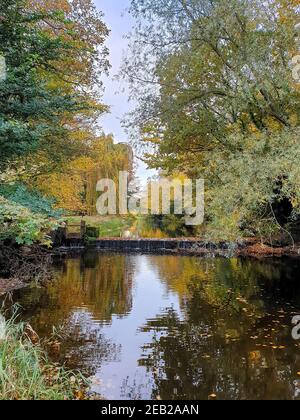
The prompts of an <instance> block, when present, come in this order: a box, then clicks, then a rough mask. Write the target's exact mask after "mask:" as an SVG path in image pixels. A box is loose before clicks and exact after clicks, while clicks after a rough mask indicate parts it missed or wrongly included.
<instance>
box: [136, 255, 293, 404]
mask: <svg viewBox="0 0 300 420" xmlns="http://www.w3.org/2000/svg"><path fill="white" fill-rule="evenodd" d="M165 262H166V261H165V260H159V259H158V260H156V263H158V264H157V267H158V270H159V273H160V276H161V279H164V280H163V281H166V282H167V283H168V285H169V287H170V288H172V289H173V290H177V291H178V292H179V293H181V294H182V296H184V299H182V308H183V310H184V312H185V319H184V321H182V319H181V318H180V317H179V316H178V313H176V311H174V310H173V309H172V308H170V309H169V310H168V311H167V313H165V314H164V315H162V316H161V315H158V316H157V317H156V319H154V320H151V321H148V322H147V323H146V325H145V326H144V327H143V328H142V329H141V330H142V331H143V332H145V333H146V332H147V333H149V332H151V333H152V335H153V340H152V342H150V343H148V344H147V345H145V346H144V348H143V356H142V357H141V359H140V360H139V364H140V366H145V367H146V368H147V370H148V371H149V372H151V373H152V376H153V379H154V384H155V385H154V387H153V394H152V398H153V399H160V398H161V399H170V398H171V399H192V400H197V399H200V400H202V399H207V398H208V396H209V395H210V394H212V393H214V394H216V395H217V396H218V398H220V399H291V398H297V397H299V390H300V389H299V388H300V381H299V380H297V372H298V371H299V367H300V365H299V362H300V353H299V347H298V348H297V344H296V343H295V342H293V341H292V339H291V338H290V330H291V327H290V320H291V318H290V315H289V313H290V311H291V303H290V302H291V300H293V303H294V304H295V305H296V306H297V307H298V308H299V284H296V285H295V273H296V272H295V269H296V270H297V271H298V270H299V267H298V264H297V263H295V264H292V265H288V266H286V265H285V263H284V262H279V261H276V262H274V261H273V262H272V263H265V262H264V263H260V262H255V261H246V260H245V261H243V260H230V261H228V260H215V261H205V260H202V261H198V267H197V270H195V264H193V263H192V264H191V260H186V261H185V262H184V264H183V265H184V266H185V267H184V268H182V266H181V265H180V264H177V263H179V260H176V259H174V260H173V259H172V258H171V259H170V260H169V261H168V265H166V264H165ZM181 262H182V261H181ZM292 266H293V269H292ZM298 272H299V271H298ZM170 274H171V275H170ZM182 278H184V279H185V281H184V285H185V287H186V290H185V291H184V292H183V290H182V281H180V279H182ZM295 287H296V289H295ZM161 332H164V333H161ZM293 378H294V380H293ZM298 379H299V378H298ZM131 392H134V391H133V390H131Z"/></svg>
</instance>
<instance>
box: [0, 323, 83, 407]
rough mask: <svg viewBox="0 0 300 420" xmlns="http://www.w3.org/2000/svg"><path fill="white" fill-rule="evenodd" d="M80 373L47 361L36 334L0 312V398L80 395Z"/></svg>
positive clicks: (56, 397)
mask: <svg viewBox="0 0 300 420" xmlns="http://www.w3.org/2000/svg"><path fill="white" fill-rule="evenodd" d="M83 384H84V380H83V378H82V377H81V375H77V374H74V373H71V372H67V371H66V370H64V369H63V368H59V367H57V366H56V365H52V364H51V363H49V361H48V358H47V355H46V353H45V351H44V350H43V348H42V346H41V344H40V342H39V340H38V338H37V336H36V334H35V333H34V332H33V331H32V330H31V329H30V327H28V326H26V325H24V324H21V323H17V322H16V319H15V318H13V319H11V320H9V321H5V320H4V318H3V316H2V315H0V400H70V399H78V398H79V396H81V395H82V393H81V389H82V386H83Z"/></svg>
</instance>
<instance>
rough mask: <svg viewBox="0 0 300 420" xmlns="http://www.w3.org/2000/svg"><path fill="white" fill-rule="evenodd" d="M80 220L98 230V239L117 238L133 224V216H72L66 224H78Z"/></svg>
mask: <svg viewBox="0 0 300 420" xmlns="http://www.w3.org/2000/svg"><path fill="white" fill-rule="evenodd" d="M82 219H83V220H84V221H85V222H86V224H87V226H88V227H93V228H97V229H99V237H100V238H108V237H109V238H119V237H121V236H122V234H123V233H124V232H125V231H126V230H128V229H130V228H131V227H132V226H133V224H134V222H135V218H134V217H133V216H128V217H121V216H107V217H101V216H85V217H83V218H81V217H75V216H73V217H69V218H68V222H69V223H80V221H81V220H82Z"/></svg>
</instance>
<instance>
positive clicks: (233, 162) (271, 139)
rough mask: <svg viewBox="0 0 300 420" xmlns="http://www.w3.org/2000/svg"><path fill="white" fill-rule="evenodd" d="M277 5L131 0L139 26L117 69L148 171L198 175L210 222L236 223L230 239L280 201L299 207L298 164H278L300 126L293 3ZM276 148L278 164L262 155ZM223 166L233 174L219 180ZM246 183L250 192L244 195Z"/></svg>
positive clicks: (273, 211)
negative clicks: (126, 85)
mask: <svg viewBox="0 0 300 420" xmlns="http://www.w3.org/2000/svg"><path fill="white" fill-rule="evenodd" d="M285 3H286V2H284V1H267V2H263V4H262V2H261V1H256V0H232V1H230V2H228V1H225V0H214V1H206V0H190V1H186V0H176V1H173V2H164V1H161V0H154V1H150V0H149V1H148V0H132V6H131V13H132V14H133V16H134V17H135V18H136V20H137V25H136V31H135V33H134V34H133V35H132V36H131V56H129V57H128V58H127V59H125V62H124V68H123V75H124V77H126V78H127V79H128V80H129V82H130V84H131V94H132V96H133V97H134V98H135V99H136V100H137V102H138V107H137V109H136V111H135V112H134V113H133V114H132V115H131V120H130V124H129V128H131V127H134V131H133V133H132V137H133V139H137V138H138V139H140V140H141V141H140V142H139V144H138V145H139V146H141V147H142V148H143V150H144V156H145V159H146V161H147V162H148V164H149V166H150V167H154V168H158V169H162V170H164V171H166V172H167V173H170V174H172V173H174V172H176V171H181V172H183V173H186V174H188V175H189V176H205V178H206V182H207V192H208V203H207V210H208V211H209V214H207V216H208V221H211V220H212V219H213V220H216V219H217V220H218V221H219V224H218V223H217V225H218V229H217V230H220V229H219V227H220V226H223V225H227V226H230V228H232V227H234V236H236V235H237V234H238V233H237V232H241V228H242V229H244V228H245V227H250V229H246V230H247V234H249V233H257V232H258V230H259V228H258V226H257V225H256V222H257V221H258V220H262V219H263V220H264V221H266V224H267V225H269V222H270V220H272V223H271V224H272V226H278V223H277V222H279V225H280V224H281V221H280V220H279V218H280V216H281V214H280V213H281V212H282V209H280V205H281V203H282V201H283V200H285V199H286V200H287V203H288V206H287V207H289V209H288V212H287V216H288V217H289V216H291V213H292V210H295V211H296V212H297V211H298V207H297V206H298V205H297V204H296V203H298V199H297V200H296V199H295V195H297V190H299V188H298V184H297V183H296V179H298V172H297V166H296V163H295V166H293V165H292V167H293V168H294V169H295V171H294V172H293V174H294V175H293V180H291V179H289V174H288V173H287V172H286V171H285V169H284V168H283V167H284V164H283V162H285V161H286V160H288V154H289V153H290V154H291V150H293V156H295V149H294V148H293V149H292V148H291V149H289V148H288V147H286V146H287V145H292V144H294V143H293V139H294V138H295V137H297V133H298V125H299V89H297V86H296V83H295V81H294V80H293V78H292V69H291V65H290V62H291V58H292V56H293V54H294V53H295V51H296V50H297V44H296V33H295V25H296V23H297V21H298V15H297V12H298V11H299V5H298V2H288V3H289V4H288V5H286V4H285ZM278 142H279V143H278ZM284 142H286V145H285V144H284ZM145 146H146V147H145ZM274 148H275V150H276V149H278V153H277V156H278V157H279V156H281V155H282V153H283V154H286V156H285V159H282V160H281V161H280V159H279V161H278V160H277V159H276V161H277V164H278V166H276V167H275V166H274V153H269V152H270V149H271V150H272V152H275V150H274ZM258 155H259V156H261V159H260V163H261V165H264V163H265V162H267V161H268V162H269V161H270V162H272V163H273V165H272V166H271V167H270V168H272V169H271V170H272V172H271V174H268V168H267V167H265V166H263V167H260V168H259V170H258V169H257V165H255V164H254V162H253V161H254V160H255V159H256V158H257V157H258ZM297 155H298V154H297ZM293 156H290V155H289V157H292V158H293ZM246 159H247V160H246ZM291 162H296V159H294V158H293V159H292V161H291ZM226 163H227V164H228V163H230V164H229V165H228V167H229V166H230V167H232V172H231V175H232V176H231V177H230V176H226V180H227V181H226V183H225V182H224V175H225V174H224V171H226ZM223 164H224V165H223ZM233 167H234V168H235V170H234V169H233ZM245 167H246V168H249V171H246V170H245ZM254 168H256V169H257V170H256V172H255V171H254ZM251 169H252V171H251ZM246 174H247V176H248V178H245V176H246ZM257 174H260V176H261V177H262V179H260V178H259V177H257V176H255V175H257ZM260 185H261V188H260ZM246 186H247V188H246ZM254 188H257V191H258V194H257V195H253V194H252V195H251V190H252V192H253V189H254ZM283 190H285V191H286V190H289V193H288V195H287V196H284V193H283ZM220 191H223V192H224V194H223V195H222V199H220V200H218V199H217V196H218V195H220ZM231 191H232V193H231ZM224 197H225V198H226V199H227V200H225V202H224ZM245 197H248V198H249V199H247V200H246V199H245ZM250 197H252V198H251V199H250ZM293 198H294V199H293ZM226 201H227V203H229V202H230V204H228V206H225V203H226ZM292 202H293V203H294V204H293V209H291V208H290V205H291V203H292ZM250 203H251V204H250ZM209 206H210V207H209ZM217 208H220V210H219V212H218V215H216V209H217ZM225 215H226V216H227V215H228V218H230V220H225V219H224V216H225ZM222 218H223V219H222ZM283 220H284V218H283ZM285 221H286V220H285ZM217 225H216V226H217Z"/></svg>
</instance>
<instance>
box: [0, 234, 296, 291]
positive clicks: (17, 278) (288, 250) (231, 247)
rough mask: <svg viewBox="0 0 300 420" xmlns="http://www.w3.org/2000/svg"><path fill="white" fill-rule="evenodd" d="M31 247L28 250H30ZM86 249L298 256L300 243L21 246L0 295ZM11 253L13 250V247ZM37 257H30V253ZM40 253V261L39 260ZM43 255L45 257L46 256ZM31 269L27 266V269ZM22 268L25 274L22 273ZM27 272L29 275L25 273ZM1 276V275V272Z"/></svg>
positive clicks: (43, 277)
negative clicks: (60, 259) (48, 248)
mask: <svg viewBox="0 0 300 420" xmlns="http://www.w3.org/2000/svg"><path fill="white" fill-rule="evenodd" d="M30 250H31V252H30ZM88 250H94V251H99V252H121V253H144V254H170V255H178V256H180V255H182V256H184V255H190V256H198V257H199V258H215V257H222V258H242V257H245V258H255V259H266V258H284V257H291V258H299V257H300V243H299V242H297V243H295V244H294V245H290V246H282V245H280V244H277V245H276V246H274V245H273V246H272V245H270V244H268V243H263V242H261V241H258V240H257V239H256V238H253V239H252V238H251V239H244V240H241V241H238V242H225V241H224V242H207V241H203V240H200V239H198V238H170V239H126V238H121V239H120V238H115V237H113V238H101V239H97V240H93V241H89V242H85V241H81V242H78V241H75V242H74V243H72V241H69V242H68V243H67V244H66V245H65V246H61V247H56V248H54V249H53V250H51V251H45V250H43V248H37V247H36V246H35V247H33V248H30V247H23V248H20V249H19V252H18V258H19V262H18V264H16V265H17V267H18V270H17V271H16V272H15V273H14V275H13V276H11V277H9V276H8V277H7V278H6V277H5V278H1V277H0V296H1V295H4V294H6V293H8V292H12V291H14V290H18V289H21V288H23V287H26V286H27V285H28V284H29V283H30V282H31V281H38V282H39V283H43V282H44V281H47V280H50V277H51V275H50V266H51V262H52V258H53V257H63V258H64V257H66V256H70V255H72V254H78V253H84V252H86V251H88ZM13 251H14V255H15V254H16V250H15V249H14V250H13ZM34 253H37V254H36V257H35V258H33V256H34V255H33V254H34ZM41 256H43V261H42V260H41ZM45 257H46V258H45ZM29 269H30V270H29ZM24 271H25V272H26V276H24V275H23V274H24ZM29 272H30V273H31V274H30V275H31V276H32V278H29V277H28V274H29ZM2 277H3V276H2Z"/></svg>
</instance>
